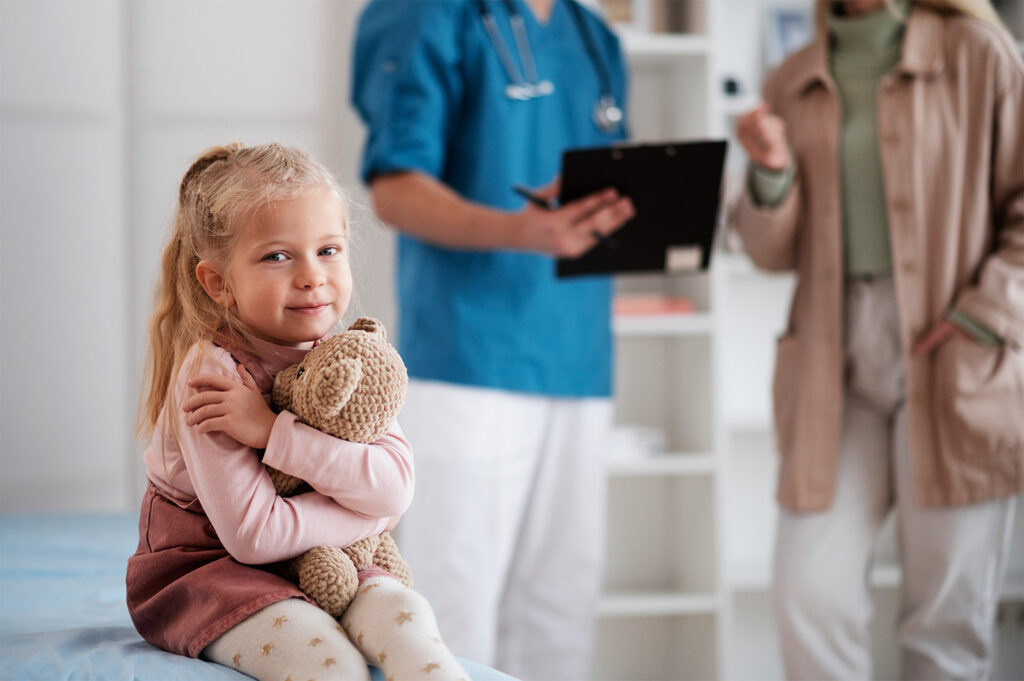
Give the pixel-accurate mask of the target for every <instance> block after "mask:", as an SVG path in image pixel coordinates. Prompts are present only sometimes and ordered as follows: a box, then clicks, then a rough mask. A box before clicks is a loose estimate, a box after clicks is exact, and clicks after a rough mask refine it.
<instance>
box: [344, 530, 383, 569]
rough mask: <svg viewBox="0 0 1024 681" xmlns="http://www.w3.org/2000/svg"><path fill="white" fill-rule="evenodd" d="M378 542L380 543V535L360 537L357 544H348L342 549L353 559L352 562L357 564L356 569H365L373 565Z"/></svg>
mask: <svg viewBox="0 0 1024 681" xmlns="http://www.w3.org/2000/svg"><path fill="white" fill-rule="evenodd" d="M378 544H380V539H379V538H378V537H367V538H366V539H360V540H359V541H357V542H356V543H355V544H351V545H349V546H346V547H345V548H344V549H342V550H343V551H344V552H345V555H346V556H348V557H349V559H351V561H352V564H353V565H355V566H356V570H365V569H367V568H368V567H370V566H371V565H373V554H374V553H375V552H376V551H377V546H378Z"/></svg>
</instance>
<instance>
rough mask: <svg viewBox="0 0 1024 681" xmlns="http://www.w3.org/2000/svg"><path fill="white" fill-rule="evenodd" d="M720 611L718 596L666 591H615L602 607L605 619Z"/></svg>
mask: <svg viewBox="0 0 1024 681" xmlns="http://www.w3.org/2000/svg"><path fill="white" fill-rule="evenodd" d="M717 610H718V599H717V598H716V597H715V595H714V594H703V593H680V592H673V591H662V592H621V591H618V592H611V593H607V594H605V595H603V596H602V597H601V601H600V603H599V604H598V615H600V616H601V617H665V616H672V615H707V614H712V613H715V612H716V611H717Z"/></svg>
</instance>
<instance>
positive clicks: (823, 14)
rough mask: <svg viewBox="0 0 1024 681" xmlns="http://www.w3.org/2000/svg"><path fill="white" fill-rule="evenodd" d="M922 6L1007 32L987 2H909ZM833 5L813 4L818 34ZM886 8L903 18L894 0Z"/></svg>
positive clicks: (828, 0) (823, 0)
mask: <svg viewBox="0 0 1024 681" xmlns="http://www.w3.org/2000/svg"><path fill="white" fill-rule="evenodd" d="M915 3H916V4H918V5H923V6H924V7H928V8H929V9H931V10H933V11H935V12H938V13H939V14H960V15H964V16H968V17H974V18H975V19H981V20H982V21H987V22H989V23H990V24H994V25H995V26H997V27H998V28H1000V29H1001V30H1004V31H1008V29H1007V28H1006V26H1005V25H1003V22H1002V20H1001V19H1000V18H999V14H998V13H996V10H995V8H994V7H992V3H991V2H989V0H911V2H910V3H909V4H910V5H913V4H915ZM831 4H833V2H832V0H818V1H817V2H815V3H814V23H815V26H817V28H818V32H819V34H824V33H825V32H826V31H827V30H828V6H829V5H831ZM885 6H886V8H887V9H888V10H889V11H890V12H892V13H893V14H895V15H896V16H899V17H901V18H903V14H902V12H901V10H900V8H899V6H898V5H897V4H896V0H885Z"/></svg>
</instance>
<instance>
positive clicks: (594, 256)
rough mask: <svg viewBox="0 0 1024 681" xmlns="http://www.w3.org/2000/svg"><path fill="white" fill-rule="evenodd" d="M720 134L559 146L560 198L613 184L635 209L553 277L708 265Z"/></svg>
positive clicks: (563, 263)
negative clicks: (715, 137)
mask: <svg viewBox="0 0 1024 681" xmlns="http://www.w3.org/2000/svg"><path fill="white" fill-rule="evenodd" d="M725 151H726V143H725V141H724V140H706V141H699V142H670V143H665V144H643V145H624V146H614V147H600V148H594V149H570V150H567V151H566V152H564V153H563V154H562V186H561V191H560V195H559V201H560V202H561V204H562V205H565V204H566V203H568V202H570V201H574V200H575V199H578V198H581V197H584V196H586V195H588V194H592V193H593V192H595V191H599V190H601V189H606V188H608V187H614V188H615V189H617V190H618V191H619V193H620V194H621V195H622V196H628V197H630V198H631V199H632V200H633V205H634V206H635V207H636V215H635V216H634V217H633V219H631V220H630V221H629V222H627V223H626V224H625V225H624V226H623V227H622V228H621V229H619V230H618V231H617V232H615V233H614V234H612V235H610V236H609V237H608V238H607V239H605V240H602V241H601V242H599V243H598V244H597V245H596V246H595V247H594V248H592V249H591V250H589V251H587V252H586V253H584V254H583V255H582V256H580V257H579V258H576V259H573V260H566V259H560V260H558V263H557V269H556V272H557V274H558V276H559V277H574V276H582V275H588V274H615V273H626V272H666V273H673V274H674V273H685V272H700V271H702V270H706V269H707V268H708V266H709V265H710V264H711V251H712V244H713V243H714V240H715V229H716V227H717V225H718V209H719V204H720V202H721V189H722V169H723V166H724V165H725Z"/></svg>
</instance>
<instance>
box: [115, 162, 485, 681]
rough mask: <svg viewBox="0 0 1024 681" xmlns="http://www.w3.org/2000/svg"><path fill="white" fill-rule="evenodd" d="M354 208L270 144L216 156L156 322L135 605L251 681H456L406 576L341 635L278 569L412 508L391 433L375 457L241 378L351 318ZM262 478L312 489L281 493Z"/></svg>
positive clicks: (149, 630) (162, 632)
mask: <svg viewBox="0 0 1024 681" xmlns="http://www.w3.org/2000/svg"><path fill="white" fill-rule="evenodd" d="M345 208H346V207H345V201H344V198H343V195H342V192H341V190H340V188H339V187H338V185H337V183H336V182H335V180H334V179H333V177H332V176H331V174H330V173H329V172H328V171H327V170H326V169H324V168H323V167H322V166H320V165H319V164H318V163H316V162H315V161H313V160H312V159H311V158H309V157H308V156H307V155H305V154H303V153H301V152H298V151H295V150H292V149H287V148H285V147H282V146H280V145H277V144H270V145H266V146H258V147H243V146H242V145H238V144H234V145H230V146H227V147H217V148H213V149H210V150H208V151H207V152H206V153H205V154H203V155H202V156H201V157H200V158H199V159H197V160H196V161H195V163H193V164H192V167H191V168H189V169H188V172H186V173H185V177H184V178H183V179H182V182H181V187H180V189H179V203H178V208H177V212H176V215H175V219H174V233H173V235H172V237H171V241H170V244H169V245H168V246H167V250H166V251H165V253H164V258H163V268H162V279H161V282H160V287H159V296H158V302H157V306H156V311H155V312H154V314H153V318H152V321H151V322H150V334H151V339H150V353H151V357H150V361H151V364H152V369H151V374H150V377H149V379H150V382H149V386H148V392H147V394H146V398H145V402H144V405H143V410H142V413H141V415H140V422H141V425H142V427H143V428H144V429H145V430H146V431H147V432H151V433H152V441H151V443H150V445H149V447H148V448H147V450H146V453H145V460H146V468H147V476H148V478H149V489H148V490H147V492H146V496H145V498H144V499H143V502H142V512H141V517H140V521H139V548H138V551H137V552H136V553H135V555H134V556H132V558H131V559H129V562H128V575H127V595H128V608H129V611H130V612H131V616H132V620H133V622H134V623H135V626H136V628H137V629H138V630H139V633H140V634H141V635H142V636H143V638H145V639H146V640H147V641H149V642H151V643H153V644H154V645H157V646H159V647H161V648H164V649H166V650H169V651H171V652H175V653H178V654H180V655H188V656H190V657H197V656H198V657H202V658H204V659H207V660H211V661H213V662H218V663H220V664H223V665H226V666H229V667H232V668H234V669H237V670H240V671H242V672H244V673H246V674H249V675H250V676H254V677H256V678H258V679H271V678H273V679H277V680H281V679H286V678H292V679H320V680H321V681H323V680H324V679H346V680H351V679H368V678H369V674H368V670H367V666H366V661H369V662H371V663H373V664H375V665H377V666H379V667H380V668H381V670H382V671H383V672H384V674H385V676H386V677H389V678H391V677H394V678H400V679H411V678H421V677H423V678H429V679H431V680H436V679H456V678H463V677H466V674H465V672H464V671H463V670H462V668H461V667H460V666H459V664H458V662H456V660H455V658H454V657H453V656H452V654H451V653H450V652H449V650H448V649H447V647H446V646H445V645H444V644H443V643H442V642H441V639H440V636H439V634H438V631H437V626H436V623H435V620H434V615H433V612H432V611H431V609H430V606H429V605H428V604H427V603H426V601H425V600H424V599H423V598H422V597H421V596H419V595H418V594H416V593H415V592H413V591H411V590H409V589H407V588H406V587H404V586H403V585H402V584H401V583H400V582H399V581H398V580H397V579H393V578H391V577H390V576H388V575H387V574H386V573H384V574H380V573H377V574H371V575H360V578H361V579H362V580H363V582H362V584H361V585H360V589H359V592H358V594H357V596H356V597H355V599H354V600H353V601H352V604H351V605H350V607H349V609H348V611H347V612H346V613H345V615H344V616H343V617H342V620H341V625H342V626H339V624H338V623H337V622H336V621H334V620H333V619H332V618H331V616H329V615H328V614H327V613H325V612H324V611H322V610H320V609H319V608H317V607H316V606H315V605H313V604H312V603H311V602H309V601H308V599H306V598H305V597H304V596H303V594H302V593H301V592H300V591H299V590H298V588H297V587H296V586H295V585H294V584H293V583H292V582H290V581H288V580H287V579H285V578H284V576H283V573H282V571H281V568H280V566H278V565H276V564H277V563H279V562H280V561H283V560H285V559H288V558H291V557H294V556H296V555H299V554H301V553H303V552H305V551H306V550H308V549H310V548H312V547H314V546H317V545H320V544H330V545H335V546H347V545H349V544H351V543H353V542H355V541H358V540H359V539H362V538H364V537H367V536H370V535H373V534H377V533H379V532H380V531H382V530H384V529H386V528H388V527H390V526H391V525H393V524H394V523H393V522H392V518H396V517H397V516H399V515H400V514H401V513H402V512H403V511H404V510H405V508H406V506H407V505H408V503H409V500H410V498H411V495H412V488H413V470H412V451H411V450H410V447H409V444H408V443H407V442H406V440H405V439H404V437H403V435H402V431H401V430H400V429H399V427H398V425H397V424H395V425H393V426H392V427H391V429H390V430H389V431H388V432H387V433H386V434H385V435H384V436H383V437H382V438H381V439H380V440H379V441H378V442H375V443H372V444H369V445H363V444H354V443H351V442H346V441H343V440H339V439H337V438H334V437H331V436H329V435H325V434H323V433H321V432H319V431H317V430H315V429H313V428H310V427H308V426H306V425H304V424H302V423H300V422H298V421H297V420H296V418H295V416H294V415H293V414H290V413H288V412H286V411H285V412H281V413H280V414H275V413H274V412H273V411H271V409H270V407H269V406H268V403H269V395H267V394H261V392H260V390H259V389H258V388H257V385H256V382H255V380H254V379H253V376H252V375H250V373H249V371H248V370H246V368H245V366H244V365H245V364H249V365H250V366H252V365H253V364H252V363H253V362H256V363H258V365H259V366H260V367H262V369H263V370H264V371H265V372H266V373H267V374H269V375H270V376H271V377H273V376H274V375H276V373H277V372H278V371H280V370H281V369H283V368H285V367H286V366H289V365H291V364H294V363H296V362H298V361H300V360H301V359H302V357H303V356H304V355H305V353H306V352H308V351H309V350H310V349H311V348H312V346H313V344H314V342H315V341H317V340H318V339H320V338H322V337H324V335H325V334H327V333H328V332H329V331H330V329H331V328H332V327H334V325H335V324H336V323H337V322H338V321H339V320H340V319H341V316H342V314H343V313H344V312H345V310H346V308H347V307H348V303H349V297H350V295H351V291H352V275H351V271H350V269H349V262H348V255H347V248H348V242H349V240H348V225H347V220H346V210H345ZM258 373H262V372H258ZM264 464H268V465H271V466H273V467H274V468H277V469H279V470H281V471H284V472H287V473H290V474H292V475H295V476H297V477H300V478H302V479H303V480H305V481H307V482H308V483H309V484H310V485H311V486H312V487H313V489H314V491H312V492H309V493H306V494H301V495H298V496H295V497H291V498H281V497H278V496H277V495H276V494H275V492H274V485H273V483H272V482H271V480H270V477H269V476H268V475H267V472H266V470H265V467H264ZM368 572H369V571H368ZM346 632H348V633H347V634H346Z"/></svg>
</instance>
